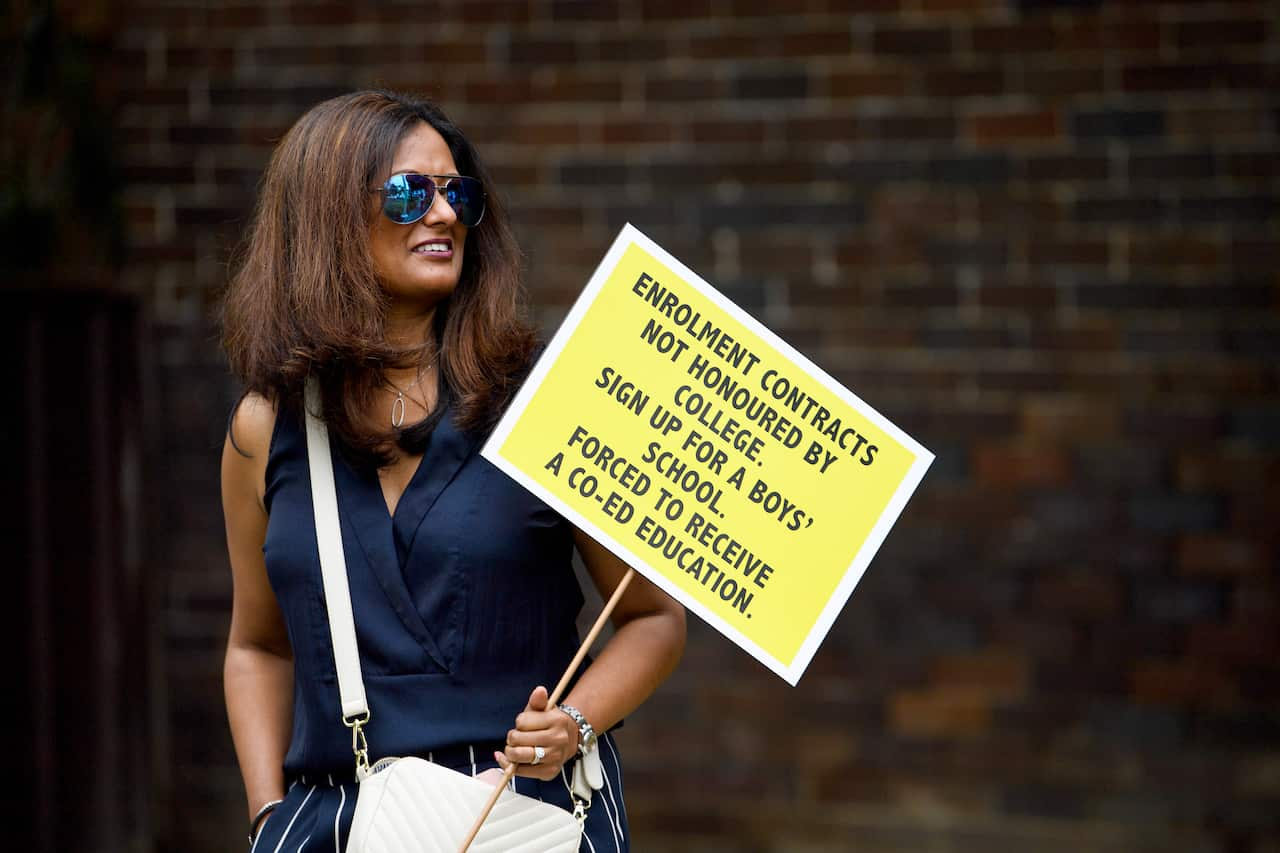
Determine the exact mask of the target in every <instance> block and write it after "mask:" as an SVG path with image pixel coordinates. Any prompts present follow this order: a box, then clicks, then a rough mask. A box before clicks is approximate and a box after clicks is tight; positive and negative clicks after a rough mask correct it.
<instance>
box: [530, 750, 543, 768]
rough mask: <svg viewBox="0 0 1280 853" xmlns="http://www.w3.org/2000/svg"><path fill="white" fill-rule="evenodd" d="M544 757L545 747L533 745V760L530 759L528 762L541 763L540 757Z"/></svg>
mask: <svg viewBox="0 0 1280 853" xmlns="http://www.w3.org/2000/svg"><path fill="white" fill-rule="evenodd" d="M546 757H547V751H546V750H545V749H543V748H542V747H540V746H535V747H534V748H533V761H532V762H530V763H531V764H541V763H542V759H544V758H546Z"/></svg>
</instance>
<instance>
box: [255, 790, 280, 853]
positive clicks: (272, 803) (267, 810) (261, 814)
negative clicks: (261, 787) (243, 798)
mask: <svg viewBox="0 0 1280 853" xmlns="http://www.w3.org/2000/svg"><path fill="white" fill-rule="evenodd" d="M283 802H284V800H269V801H267V802H265V803H263V804H262V808H260V809H258V813H257V814H256V815H254V816H253V820H251V821H249V846H250V847H252V846H253V837H254V836H255V835H257V834H258V825H259V824H261V823H262V820H263V818H265V817H266V816H267V815H269V814H271V812H272V811H273V810H275V807H276V806H278V805H280V804H281V803H283Z"/></svg>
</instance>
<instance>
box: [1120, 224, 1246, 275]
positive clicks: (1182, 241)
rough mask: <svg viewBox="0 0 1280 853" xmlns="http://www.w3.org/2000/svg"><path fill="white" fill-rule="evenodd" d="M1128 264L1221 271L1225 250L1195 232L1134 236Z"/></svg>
mask: <svg viewBox="0 0 1280 853" xmlns="http://www.w3.org/2000/svg"><path fill="white" fill-rule="evenodd" d="M1126 245H1127V248H1128V261H1129V263H1130V264H1132V265H1133V266H1135V267H1141V268H1144V269H1165V268H1173V269H1179V268H1180V269H1188V268H1190V269H1204V270H1213V269H1218V268H1219V266H1220V265H1221V263H1222V261H1223V257H1224V253H1223V250H1222V247H1221V246H1219V245H1218V244H1217V243H1216V241H1215V240H1214V239H1213V238H1212V237H1211V236H1206V235H1204V234H1202V233H1198V232H1192V231H1189V230H1187V231H1180V232H1176V233H1173V234H1166V233H1164V232H1163V231H1162V232H1154V233H1153V232H1146V231H1143V232H1131V235H1130V237H1129V239H1128V240H1127V241H1126Z"/></svg>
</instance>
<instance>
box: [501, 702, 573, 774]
mask: <svg viewBox="0 0 1280 853" xmlns="http://www.w3.org/2000/svg"><path fill="white" fill-rule="evenodd" d="M538 746H540V747H542V750H543V756H542V760H541V761H540V762H538V763H537V764H534V763H533V759H534V757H535V752H534V747H538ZM577 754H578V726H577V724H576V723H574V721H573V719H572V718H571V717H570V716H569V715H568V714H566V713H564V712H563V711H561V710H560V709H559V708H556V707H555V706H554V705H549V704H548V702H547V688H545V687H542V686H538V687H535V688H533V692H532V693H531V694H529V704H527V705H525V708H524V710H523V711H521V712H520V714H519V716H517V717H516V727H515V728H514V729H512V730H511V731H509V732H507V748H506V750H505V751H504V752H495V753H494V754H493V757H494V758H496V759H497V760H498V764H499V766H501V767H502V769H503V770H506V769H507V765H509V764H512V763H514V764H515V765H516V775H517V776H529V777H531V778H533V779H541V780H542V781H544V782H546V781H548V780H551V779H554V778H556V776H558V775H560V768H561V767H563V766H564V765H565V764H566V763H567V762H568V761H569V760H570V759H572V758H573V757H574V756H575V755H577Z"/></svg>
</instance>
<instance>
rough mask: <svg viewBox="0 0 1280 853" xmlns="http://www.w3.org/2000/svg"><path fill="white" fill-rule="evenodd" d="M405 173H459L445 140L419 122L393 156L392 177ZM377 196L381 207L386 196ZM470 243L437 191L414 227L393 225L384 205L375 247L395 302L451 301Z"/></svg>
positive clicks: (375, 256) (375, 232) (380, 275)
mask: <svg viewBox="0 0 1280 853" xmlns="http://www.w3.org/2000/svg"><path fill="white" fill-rule="evenodd" d="M400 172H418V173H420V174H424V175H456V174H457V173H458V169H457V166H456V165H455V164H454V162H453V155H452V154H451V153H450V151H449V146H448V145H447V144H446V143H445V141H444V137H443V136H441V135H440V134H439V133H438V132H436V130H435V129H434V128H432V127H431V126H430V125H428V124H419V125H418V126H417V127H416V128H415V129H414V130H411V131H410V132H409V133H408V134H407V135H406V136H405V137H404V139H402V140H401V141H400V145H399V147H398V148H396V153H395V157H394V158H392V161H391V172H390V175H394V174H397V173H400ZM390 175H387V176H386V177H390ZM384 180H385V178H384ZM377 198H378V204H379V205H381V196H377ZM466 240H467V228H466V226H465V225H463V224H462V223H460V222H458V216H457V214H456V213H454V212H453V208H451V207H449V205H448V203H447V202H446V201H445V199H444V197H443V196H441V195H440V193H438V192H437V193H436V196H435V199H434V200H433V201H432V204H431V209H430V210H428V211H427V215H426V216H424V217H422V218H421V219H419V220H418V221H417V222H414V223H413V224H411V225H400V224H398V223H395V222H392V221H391V220H390V219H388V218H387V217H386V216H384V215H383V213H382V210H381V207H380V206H379V208H378V212H377V215H376V216H375V217H374V220H373V228H372V230H371V233H370V235H369V247H370V252H371V254H372V255H373V263H374V268H375V269H376V270H377V273H378V278H380V279H381V280H382V286H383V288H385V289H386V291H387V293H388V294H389V295H390V296H391V300H392V302H393V303H399V304H400V305H401V306H403V307H412V306H421V307H424V308H425V307H430V306H432V305H435V304H436V303H437V302H439V301H440V300H442V299H444V298H446V297H448V296H449V294H451V293H452V292H453V289H454V288H455V287H456V286H457V284H458V278H459V276H460V275H461V274H462V250H463V247H464V245H465V243H466Z"/></svg>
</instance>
